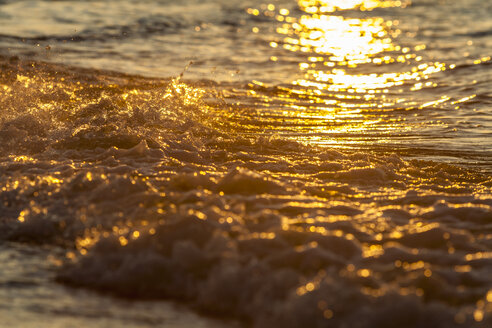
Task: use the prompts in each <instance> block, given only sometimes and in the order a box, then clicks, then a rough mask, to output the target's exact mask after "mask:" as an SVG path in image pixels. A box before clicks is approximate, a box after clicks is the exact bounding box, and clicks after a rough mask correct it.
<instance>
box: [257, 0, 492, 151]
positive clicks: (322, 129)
mask: <svg viewBox="0 0 492 328" xmlns="http://www.w3.org/2000/svg"><path fill="white" fill-rule="evenodd" d="M410 4H411V2H410V1H375V0H373V1H363V0H353V1H341V0H340V1H336V0H332V1H330V0H322V1H320V0H308V1H305V0H298V8H299V9H300V10H301V11H302V12H303V14H301V15H299V14H296V15H293V14H292V13H291V12H290V11H289V10H288V9H286V8H276V7H275V6H274V5H273V4H270V5H267V6H266V7H265V8H264V9H265V10H264V11H263V12H262V11H261V10H259V9H252V8H250V9H248V13H250V14H251V15H262V14H264V15H266V16H268V17H274V18H275V20H277V21H278V22H279V24H280V25H279V26H278V27H277V29H276V32H277V35H278V38H277V39H275V40H272V41H270V47H272V48H274V50H275V51H276V53H277V54H278V55H275V56H272V57H271V61H272V62H281V61H282V59H283V58H284V57H285V58H287V57H288V58H289V59H292V56H291V55H289V53H292V54H293V55H294V58H296V59H297V60H298V65H299V75H300V77H297V78H294V79H293V80H291V81H289V83H288V84H289V85H288V86H283V87H276V89H275V90H274V91H272V90H270V89H269V87H268V85H267V84H265V83H262V82H260V81H253V82H252V83H251V85H250V87H251V88H250V90H249V91H248V93H249V95H250V96H252V97H253V98H255V99H257V102H256V103H255V105H256V106H260V107H263V108H265V111H263V112H260V113H256V115H257V116H260V119H259V120H260V121H261V120H263V127H267V128H271V129H272V130H276V131H277V132H279V133H282V131H284V132H288V133H296V132H297V133H301V134H302V135H301V136H299V135H295V136H294V137H295V138H296V139H297V140H299V139H301V140H306V141H309V142H316V143H321V144H331V145H336V144H352V143H358V142H362V143H364V142H365V141H364V140H365V139H366V138H365V137H364V136H363V134H367V135H369V134H371V132H375V131H377V133H378V138H377V140H376V142H377V143H386V142H388V141H389V140H388V139H386V138H383V137H382V136H381V134H383V135H384V134H390V133H394V132H399V133H411V132H413V131H415V130H416V129H420V128H432V127H436V126H440V127H445V125H446V124H445V123H443V122H442V121H439V120H435V121H432V120H429V121H428V122H425V124H424V123H423V122H422V121H419V120H418V119H414V118H412V117H410V116H409V115H406V116H403V115H399V114H398V112H400V111H409V110H414V111H418V110H421V109H425V108H427V107H433V106H439V105H441V104H442V103H445V102H449V103H450V105H451V106H452V107H456V106H457V105H458V104H459V103H460V102H464V101H467V100H469V99H471V98H470V97H472V98H473V97H474V95H473V94H470V95H468V96H467V97H464V98H463V99H451V97H449V96H447V95H445V94H441V95H440V94H439V93H437V94H436V93H430V94H425V95H422V94H419V95H418V97H416V92H417V91H419V90H422V89H433V88H436V87H438V83H437V82H436V81H435V79H433V76H434V75H436V74H438V73H441V72H443V71H445V70H449V69H454V68H455V65H454V64H446V63H443V62H440V61H435V60H434V61H432V60H426V59H424V55H420V54H419V52H422V51H423V50H425V49H426V45H425V44H412V45H400V44H398V42H397V40H398V39H399V38H400V37H401V34H402V31H401V30H400V29H399V25H400V22H399V21H398V20H385V19H383V18H382V17H376V16H375V17H370V16H368V15H367V14H364V15H361V14H360V13H361V12H364V11H371V10H374V9H376V8H404V7H406V6H408V5H410ZM348 10H351V11H350V14H349V15H348V16H350V17H345V16H347V15H345V14H343V13H344V12H345V11H348ZM342 14H343V15H342ZM369 15H370V14H369ZM352 16H353V17H352ZM413 42H415V41H413ZM406 43H408V40H407V42H406ZM488 60H490V58H482V59H480V60H479V62H482V61H488ZM279 108H280V110H276V109H279ZM300 118H302V121H300V120H299V119H300ZM354 132H359V133H360V134H361V138H360V140H357V139H356V138H354V136H356V135H354V134H353V133H354ZM349 133H352V134H351V135H350V137H349V138H344V137H343V135H344V134H349ZM319 135H324V136H322V137H320V136H319ZM330 135H331V136H333V137H329V136H330ZM327 136H328V137H327ZM371 142H374V140H373V141H371Z"/></svg>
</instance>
